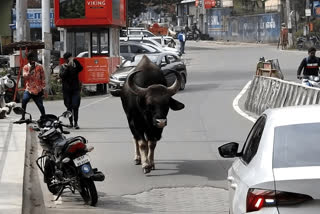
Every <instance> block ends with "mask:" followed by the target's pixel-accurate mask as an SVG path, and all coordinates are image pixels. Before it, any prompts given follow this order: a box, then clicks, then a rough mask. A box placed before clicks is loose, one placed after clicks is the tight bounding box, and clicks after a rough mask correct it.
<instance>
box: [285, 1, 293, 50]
mask: <svg viewBox="0 0 320 214" xmlns="http://www.w3.org/2000/svg"><path fill="white" fill-rule="evenodd" d="M286 11H287V27H288V46H289V48H291V47H292V46H293V39H292V23H291V9H290V0H286Z"/></svg>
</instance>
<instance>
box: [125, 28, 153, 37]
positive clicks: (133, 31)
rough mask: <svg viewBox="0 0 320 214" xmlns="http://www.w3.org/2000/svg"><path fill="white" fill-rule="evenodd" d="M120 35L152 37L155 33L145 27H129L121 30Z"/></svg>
mask: <svg viewBox="0 0 320 214" xmlns="http://www.w3.org/2000/svg"><path fill="white" fill-rule="evenodd" d="M120 36H121V37H126V36H139V37H141V36H143V37H152V36H155V35H154V34H153V33H151V32H150V31H149V30H147V29H145V28H139V27H129V28H128V29H122V30H121V32H120Z"/></svg>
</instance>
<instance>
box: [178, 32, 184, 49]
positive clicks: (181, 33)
mask: <svg viewBox="0 0 320 214" xmlns="http://www.w3.org/2000/svg"><path fill="white" fill-rule="evenodd" d="M178 40H179V42H180V52H181V54H184V46H185V44H186V35H185V34H184V30H182V31H181V32H180V33H179V34H178Z"/></svg>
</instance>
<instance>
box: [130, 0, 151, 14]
mask: <svg viewBox="0 0 320 214" xmlns="http://www.w3.org/2000/svg"><path fill="white" fill-rule="evenodd" d="M148 2H149V0H140V1H137V0H128V14H127V15H128V17H129V18H134V17H138V16H139V15H140V14H141V13H143V12H146V9H147V3H148Z"/></svg>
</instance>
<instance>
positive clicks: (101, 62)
mask: <svg viewBox="0 0 320 214" xmlns="http://www.w3.org/2000/svg"><path fill="white" fill-rule="evenodd" d="M77 59H78V61H79V62H80V63H81V65H82V66H83V70H82V71H81V72H80V73H79V80H80V81H81V82H82V83H84V84H100V83H108V82H109V58H107V57H92V58H77Z"/></svg>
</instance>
